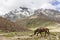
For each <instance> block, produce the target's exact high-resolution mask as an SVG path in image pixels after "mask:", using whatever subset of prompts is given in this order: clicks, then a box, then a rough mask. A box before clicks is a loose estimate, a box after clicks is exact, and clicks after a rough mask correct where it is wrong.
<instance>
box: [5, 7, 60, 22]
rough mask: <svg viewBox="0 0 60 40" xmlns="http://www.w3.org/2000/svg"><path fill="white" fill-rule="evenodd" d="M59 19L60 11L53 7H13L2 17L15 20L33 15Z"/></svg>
mask: <svg viewBox="0 0 60 40" xmlns="http://www.w3.org/2000/svg"><path fill="white" fill-rule="evenodd" d="M36 16H37V17H38V18H43V19H48V20H54V21H60V12H59V11H57V10H53V9H37V10H34V11H32V10H31V9H30V8H27V7H20V9H15V10H13V11H10V12H9V13H7V14H5V15H4V17H5V18H7V19H8V20H11V21H14V22H15V21H16V20H18V19H23V18H29V17H31V18H33V17H36Z"/></svg>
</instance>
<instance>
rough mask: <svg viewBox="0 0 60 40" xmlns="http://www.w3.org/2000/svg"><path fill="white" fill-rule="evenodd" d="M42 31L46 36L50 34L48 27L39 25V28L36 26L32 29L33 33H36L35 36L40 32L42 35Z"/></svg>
mask: <svg viewBox="0 0 60 40" xmlns="http://www.w3.org/2000/svg"><path fill="white" fill-rule="evenodd" d="M42 32H45V36H46V34H48V35H49V34H50V32H49V29H48V28H45V27H41V28H37V29H36V30H35V31H34V35H36V34H37V36H38V34H39V33H40V34H41V36H42Z"/></svg>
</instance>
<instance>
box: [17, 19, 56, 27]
mask: <svg viewBox="0 0 60 40" xmlns="http://www.w3.org/2000/svg"><path fill="white" fill-rule="evenodd" d="M16 23H17V24H21V25H23V26H25V27H28V28H34V27H42V26H45V27H47V26H54V25H56V24H57V22H55V21H51V20H46V19H40V18H32V19H30V18H27V19H22V20H18V21H17V22H16Z"/></svg>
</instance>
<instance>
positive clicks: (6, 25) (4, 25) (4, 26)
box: [0, 17, 27, 32]
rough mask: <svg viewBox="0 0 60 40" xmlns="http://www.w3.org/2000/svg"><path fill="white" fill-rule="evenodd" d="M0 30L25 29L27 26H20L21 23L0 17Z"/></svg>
mask: <svg viewBox="0 0 60 40" xmlns="http://www.w3.org/2000/svg"><path fill="white" fill-rule="evenodd" d="M0 30H2V31H11V32H12V31H13V32H14V31H26V30H27V28H25V27H22V25H18V24H16V23H14V22H11V21H10V20H7V19H6V18H3V17H0Z"/></svg>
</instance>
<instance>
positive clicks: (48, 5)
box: [0, 0, 60, 15]
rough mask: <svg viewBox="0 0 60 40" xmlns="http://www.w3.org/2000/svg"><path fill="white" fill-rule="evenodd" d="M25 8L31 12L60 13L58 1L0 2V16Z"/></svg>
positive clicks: (6, 0)
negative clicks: (46, 10) (50, 11)
mask: <svg viewBox="0 0 60 40" xmlns="http://www.w3.org/2000/svg"><path fill="white" fill-rule="evenodd" d="M20 6H25V7H28V8H31V9H32V10H35V9H39V8H43V9H56V10H58V11H60V0H0V15H5V14H6V13H8V12H9V11H10V10H14V9H17V8H19V7H20Z"/></svg>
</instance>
